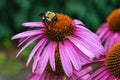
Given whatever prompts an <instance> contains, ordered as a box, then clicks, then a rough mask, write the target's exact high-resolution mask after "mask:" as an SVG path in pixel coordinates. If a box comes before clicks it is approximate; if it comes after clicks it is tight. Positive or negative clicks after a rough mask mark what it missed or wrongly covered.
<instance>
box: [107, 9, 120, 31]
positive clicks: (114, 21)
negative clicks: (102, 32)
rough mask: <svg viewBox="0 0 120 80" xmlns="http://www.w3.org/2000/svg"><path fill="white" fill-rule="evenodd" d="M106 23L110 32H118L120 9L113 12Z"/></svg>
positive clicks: (119, 27)
mask: <svg viewBox="0 0 120 80" xmlns="http://www.w3.org/2000/svg"><path fill="white" fill-rule="evenodd" d="M107 23H108V25H109V27H110V29H111V30H113V31H115V32H119V31H120V8H118V9H116V10H114V11H113V12H112V13H111V14H110V15H109V16H108V18H107Z"/></svg>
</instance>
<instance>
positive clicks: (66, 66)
mask: <svg viewBox="0 0 120 80" xmlns="http://www.w3.org/2000/svg"><path fill="white" fill-rule="evenodd" d="M64 48H65V47H64V45H63V44H62V43H61V42H59V49H60V58H61V62H62V66H63V69H64V71H65V73H66V75H67V76H71V75H72V74H73V69H72V64H71V62H70V59H69V57H68V56H67V55H66V51H65V49H64Z"/></svg>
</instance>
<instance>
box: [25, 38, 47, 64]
mask: <svg viewBox="0 0 120 80" xmlns="http://www.w3.org/2000/svg"><path fill="white" fill-rule="evenodd" d="M46 40H47V39H46V38H43V39H41V40H40V41H39V42H38V43H37V44H36V45H35V47H34V48H33V50H32V51H31V53H30V55H29V57H28V60H27V63H26V66H28V65H29V63H30V61H31V59H32V57H33V55H34V54H35V52H36V51H37V50H38V49H39V47H40V46H41V45H42V44H43V42H45V41H46Z"/></svg>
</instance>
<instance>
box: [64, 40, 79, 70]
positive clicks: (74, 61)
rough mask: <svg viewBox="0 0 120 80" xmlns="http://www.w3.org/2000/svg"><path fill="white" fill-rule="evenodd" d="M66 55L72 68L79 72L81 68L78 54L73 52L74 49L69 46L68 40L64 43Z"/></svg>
mask: <svg viewBox="0 0 120 80" xmlns="http://www.w3.org/2000/svg"><path fill="white" fill-rule="evenodd" d="M64 44H65V50H66V52H67V53H66V54H67V55H68V56H69V58H70V60H71V62H72V64H73V66H74V67H75V69H76V70H80V68H81V61H80V58H79V56H78V53H77V52H76V51H75V49H74V47H73V46H72V45H71V44H70V42H69V41H68V40H66V41H64Z"/></svg>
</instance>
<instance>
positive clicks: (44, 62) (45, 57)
mask: <svg viewBox="0 0 120 80" xmlns="http://www.w3.org/2000/svg"><path fill="white" fill-rule="evenodd" d="M51 51H53V50H51V43H49V44H48V45H47V46H46V48H45V50H44V51H43V53H42V55H41V58H40V62H39V63H38V65H39V66H40V68H39V70H38V73H39V74H42V73H43V71H44V70H45V68H46V66H47V63H48V59H49V57H50V55H51V54H50V53H51Z"/></svg>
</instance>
